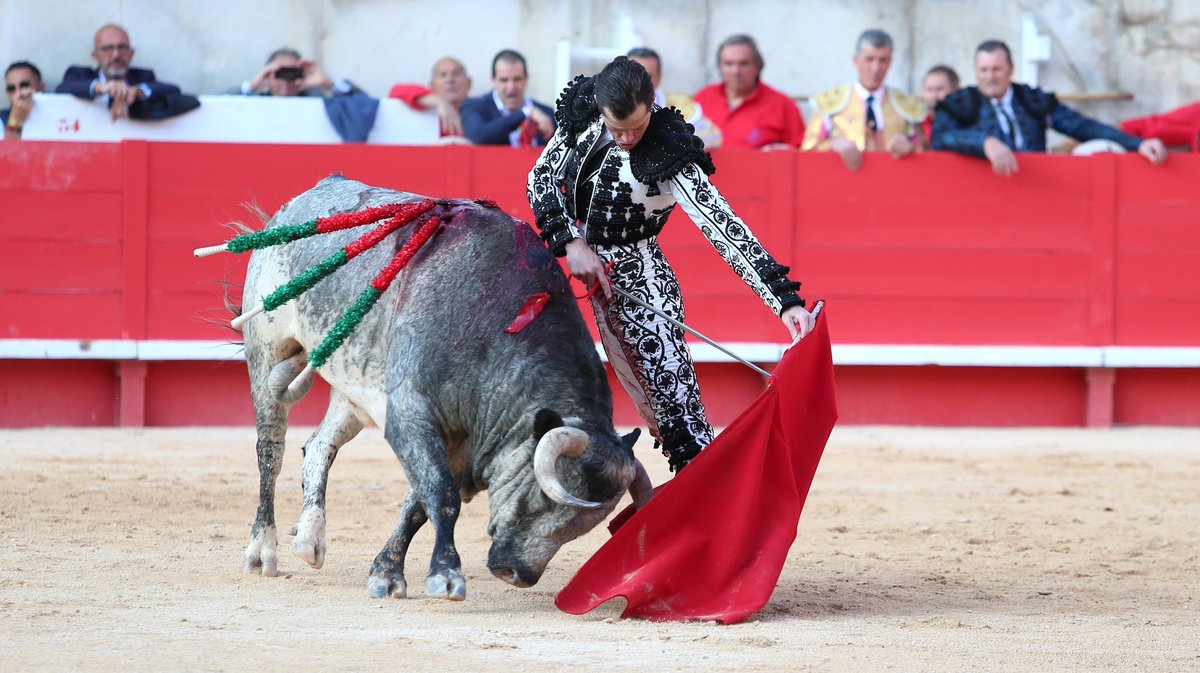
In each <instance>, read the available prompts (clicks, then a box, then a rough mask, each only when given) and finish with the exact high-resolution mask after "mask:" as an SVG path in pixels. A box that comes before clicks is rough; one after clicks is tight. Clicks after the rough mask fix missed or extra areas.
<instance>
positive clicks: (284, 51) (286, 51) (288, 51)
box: [267, 47, 304, 63]
mask: <svg viewBox="0 0 1200 673" xmlns="http://www.w3.org/2000/svg"><path fill="white" fill-rule="evenodd" d="M280 56H291V57H292V58H294V59H296V60H297V61H300V60H303V58H304V57H303V56H301V55H300V52H298V51H296V50H295V49H292V48H291V47H280V48H278V49H276V50H275V51H273V52H271V55H270V56H268V57H267V63H270V62H271V61H274V60H275V59H277V58H279V57H280Z"/></svg>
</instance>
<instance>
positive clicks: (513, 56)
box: [492, 49, 529, 79]
mask: <svg viewBox="0 0 1200 673" xmlns="http://www.w3.org/2000/svg"><path fill="white" fill-rule="evenodd" d="M500 61H504V62H505V63H520V64H521V69H522V70H524V71H525V76H526V77H528V76H529V66H528V65H526V64H525V57H524V56H522V55H521V52H519V51H516V50H514V49H501V50H500V53H498V54H496V56H495V58H493V59H492V78H493V79H494V78H495V77H496V64H497V63H499V62H500Z"/></svg>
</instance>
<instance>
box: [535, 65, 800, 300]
mask: <svg viewBox="0 0 1200 673" xmlns="http://www.w3.org/2000/svg"><path fill="white" fill-rule="evenodd" d="M554 116H555V118H556V119H557V120H558V130H557V131H556V132H555V134H554V137H553V138H551V140H550V142H549V143H548V144H547V145H546V149H545V150H544V151H543V152H542V155H541V157H539V158H538V161H537V163H536V164H534V167H533V170H532V171H531V172H530V173H529V183H528V191H527V195H528V197H529V203H530V205H531V206H532V207H533V213H534V216H535V217H536V220H537V226H538V229H539V230H541V233H542V239H543V240H544V241H546V244H547V245H548V246H549V247H550V250H551V251H553V252H554V254H555V255H557V256H560V257H561V256H563V255H564V254H566V245H567V243H569V242H571V241H572V240H573V239H576V238H585V236H586V240H587V242H588V243H589V244H590V245H593V246H597V245H599V246H616V245H622V244H631V243H636V242H638V241H642V240H645V239H648V238H651V237H653V236H656V235H658V233H659V232H660V231H662V228H663V226H664V225H665V224H666V222H667V217H668V216H670V214H671V211H673V210H674V209H675V204H676V203H679V204H680V205H682V206H683V209H684V212H686V213H687V214H688V216H689V217H690V218H691V219H692V221H693V222H695V223H696V226H698V227H699V228H700V231H701V232H703V234H704V235H705V237H706V238H708V240H709V242H711V243H712V244H713V247H715V248H716V249H717V252H718V253H719V254H720V255H721V257H722V258H724V259H725V261H726V262H727V263H728V264H729V266H730V267H732V268H733V270H734V271H735V272H736V273H737V274H738V275H739V276H740V277H741V278H742V280H743V281H745V282H746V284H747V285H749V286H750V288H751V289H753V290H754V292H755V293H756V294H758V296H759V297H761V298H762V300H763V301H764V302H765V303H766V304H767V306H768V307H770V308H771V310H773V311H775V313H776V314H779V313H782V312H783V311H784V310H785V309H787V308H790V307H792V306H804V300H803V299H801V298H800V297H798V296H797V295H796V290H798V289H799V288H800V284H799V283H796V282H793V281H792V280H790V279H789V278H788V276H787V273H788V270H789V269H788V267H786V266H783V265H781V264H779V263H778V262H776V261H775V258H773V257H772V256H771V255H770V253H768V252H767V251H766V250H765V249H764V248H763V246H762V244H760V243H759V242H758V239H757V238H755V236H754V234H753V233H751V231H750V229H749V228H748V227H747V226H746V224H745V223H744V222H742V220H741V218H739V217H738V216H737V215H736V214H734V212H733V210H732V209H730V207H729V204H728V203H727V202H726V201H725V198H724V197H723V196H721V194H720V192H718V191H717V190H716V188H715V187H713V185H712V183H711V182H709V180H708V176H709V175H711V174H712V173H713V172H714V171H715V170H716V169H715V168H714V167H713V163H712V157H711V156H710V155H709V154H708V152H705V151H704V143H703V141H701V140H700V139H699V138H697V137H696V136H695V134H694V132H693V128H692V125H691V124H688V123H687V122H686V121H684V119H683V116H682V115H681V114H680V113H679V111H678V110H675V109H674V108H657V109H655V110H654V111H653V112H652V113H651V115H650V126H649V128H648V129H647V130H646V133H645V135H644V136H643V137H642V140H641V142H639V143H638V144H637V146H636V147H635V148H633V150H631V151H625V150H623V149H621V148H620V147H618V146H616V145H613V146H611V147H610V148H607V149H604V148H600V147H599V146H600V144H601V140H602V139H603V137H604V135H605V129H604V119H603V117H602V116H601V113H600V109H599V107H597V105H596V101H595V98H594V97H593V96H592V80H591V79H590V78H586V77H582V76H580V77H577V78H575V81H574V82H572V83H571V84H570V86H568V87H567V88H566V89H565V90H564V91H563V94H562V96H561V97H559V100H558V109H557V110H556V111H555V114H554ZM597 151H601V152H606V154H605V156H604V157H603V159H602V160H601V161H600V163H599V170H598V171H597V172H595V173H593V174H591V175H586V176H585V175H581V173H583V172H584V171H583V170H582V169H583V167H584V164H585V162H587V159H588V157H589V156H590V155H591V154H592V153H593V152H597ZM588 163H591V162H588ZM585 181H591V184H590V187H591V188H590V190H589V189H588V187H589V185H585V184H584V182H585ZM581 190H583V194H584V195H585V198H586V194H587V193H588V192H589V191H590V192H591V197H590V199H588V203H587V205H583V204H578V205H577V203H576V199H577V198H578V197H579V196H580V192H581ZM580 206H582V207H580ZM581 211H582V212H581ZM580 221H582V223H583V225H584V226H583V227H580V226H579V222H580ZM585 232H586V234H585Z"/></svg>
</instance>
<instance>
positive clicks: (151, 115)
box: [55, 23, 199, 121]
mask: <svg viewBox="0 0 1200 673" xmlns="http://www.w3.org/2000/svg"><path fill="white" fill-rule="evenodd" d="M92 58H94V59H96V65H97V67H95V68H88V67H86V66H78V65H73V66H71V67H69V68H67V72H66V73H64V74H63V81H62V84H59V85H58V88H57V89H55V91H57V92H58V93H69V94H71V95H72V96H75V97H77V98H86V99H88V100H95V99H97V98H102V99H107V101H108V109H109V112H110V113H111V114H112V118H113V120H114V121H116V120H117V119H124V118H133V119H162V118H164V117H169V116H172V115H175V114H179V113H180V112H185V111H186V110H190V109H192V108H194V107H195V106H196V105H199V103H198V102H196V99H195V98H192V97H190V96H182V98H184V99H189V100H181V99H180V97H181V93H180V91H179V87H177V86H175V85H174V84H166V83H164V82H159V81H158V80H157V79H156V78H155V77H154V71H153V70H148V69H145V68H133V67H130V65H129V64H130V63H131V62H132V61H133V47H132V46H131V45H130V43H129V33H126V32H125V29H124V28H122V27H120V26H118V25H116V24H114V23H110V24H106V25H104V26H101V27H100V30H97V31H96V37H95V39H94V48H93V49H92Z"/></svg>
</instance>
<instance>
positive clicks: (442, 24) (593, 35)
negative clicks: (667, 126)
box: [0, 0, 1200, 121]
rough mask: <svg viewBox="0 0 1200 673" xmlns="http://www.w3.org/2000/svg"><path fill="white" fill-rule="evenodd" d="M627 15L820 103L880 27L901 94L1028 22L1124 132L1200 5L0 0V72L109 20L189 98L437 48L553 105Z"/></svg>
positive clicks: (415, 67)
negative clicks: (527, 83) (729, 47)
mask: <svg viewBox="0 0 1200 673" xmlns="http://www.w3.org/2000/svg"><path fill="white" fill-rule="evenodd" d="M622 11H625V12H627V13H628V15H629V16H630V17H631V18H632V21H633V25H634V27H635V28H636V30H637V32H638V33H639V34H640V35H641V37H642V38H644V40H645V42H646V43H647V44H649V45H650V46H653V47H655V48H656V49H658V50H659V51H660V52H661V53H662V55H663V57H664V60H665V62H666V64H665V65H666V69H665V73H664V78H665V82H666V86H667V88H668V89H672V90H679V91H694V90H695V89H698V88H699V87H701V86H703V85H704V84H706V83H708V82H711V81H714V80H715V79H716V70H715V67H714V62H713V61H714V53H713V52H714V49H715V46H716V45H717V44H718V43H719V42H720V41H721V40H722V39H723V38H725V37H726V36H728V35H730V34H733V33H737V32H747V33H750V34H753V35H754V36H755V37H756V38H757V39H758V40H759V42H760V46H761V48H762V50H763V52H764V54H765V56H766V60H767V67H766V70H765V72H764V79H765V80H766V81H767V82H768V83H770V84H772V85H773V86H776V87H777V88H780V89H783V90H784V91H787V92H789V93H791V94H793V95H805V94H811V93H814V92H817V91H820V90H822V89H824V88H826V87H828V86H831V85H833V84H835V83H838V82H841V81H844V80H847V79H849V78H850V77H851V74H852V71H851V66H850V61H849V59H850V54H851V50H852V48H853V43H854V38H855V37H856V36H857V35H858V33H859V32H861V30H863V29H864V28H867V27H873V26H878V27H882V28H884V29H886V30H888V31H889V32H891V33H892V35H893V37H894V38H895V40H896V43H897V52H896V58H895V63H894V65H893V67H892V72H891V74H890V77H889V80H890V82H891V83H892V84H893V85H895V86H899V87H901V88H906V89H910V90H911V89H913V88H915V87H916V86H917V85H918V84H919V79H920V76H921V74H922V73H923V72H924V71H925V69H927V68H928V67H929V66H931V65H933V64H935V63H940V62H944V63H948V64H950V65H951V66H953V67H955V68H956V69H958V70H959V72H960V74H962V75H964V79H965V80H966V81H968V82H970V81H972V80H973V75H972V70H973V68H972V65H971V64H972V50H973V49H974V46H975V45H976V44H978V42H980V41H981V40H983V39H985V38H988V37H997V38H1000V39H1003V40H1006V41H1008V42H1009V44H1010V45H1011V46H1012V47H1013V48H1014V51H1015V52H1016V53H1015V56H1016V57H1017V58H1018V60H1019V59H1020V56H1021V53H1020V39H1019V38H1020V23H1021V17H1022V14H1023V13H1025V12H1030V13H1032V15H1033V16H1034V17H1035V20H1036V21H1037V24H1038V26H1039V29H1040V30H1041V32H1042V33H1043V34H1045V35H1047V36H1048V37H1049V38H1050V39H1051V42H1052V50H1053V55H1052V59H1051V62H1050V63H1048V64H1046V65H1043V66H1041V67H1040V70H1039V73H1038V74H1039V78H1040V81H1041V83H1042V85H1043V86H1045V87H1047V88H1050V89H1054V90H1056V91H1058V92H1060V93H1104V92H1114V91H1128V92H1132V93H1133V94H1134V96H1135V99H1134V100H1133V101H1130V102H1120V103H1094V104H1088V105H1082V106H1080V107H1081V109H1082V110H1083V111H1084V112H1086V113H1089V114H1092V115H1094V116H1097V117H1099V118H1101V119H1104V120H1107V121H1114V120H1117V119H1120V118H1124V117H1129V116H1135V115H1139V114H1145V113H1149V112H1154V111H1159V110H1163V109H1167V108H1171V107H1174V106H1176V105H1179V104H1182V103H1186V102H1191V101H1194V100H1197V99H1200V0H1037V1H1030V0H994V1H991V0H989V1H983V0H800V1H796V2H785V1H783V0H698V1H687V0H658V1H656V2H653V3H647V2H631V1H629V0H592V1H590V2H588V1H585V0H445V1H443V2H429V1H418V0H259V1H256V2H248V1H238V0H204V1H201V0H86V1H85V0H59V1H58V2H44V0H0V25H2V26H3V29H2V31H0V61H2V62H3V63H4V64H7V63H9V62H11V61H13V60H17V59H29V60H32V61H34V62H35V63H37V64H38V65H39V66H40V67H41V68H42V70H43V72H44V73H45V75H46V79H47V80H48V84H49V85H50V86H51V87H53V86H54V85H56V84H57V83H58V80H59V78H60V77H61V73H62V72H63V70H65V69H66V67H67V66H68V65H70V64H73V63H80V64H82V63H88V62H89V61H90V55H89V54H90V52H91V40H92V35H93V33H94V31H95V29H96V28H97V27H98V26H100V25H101V24H102V23H104V22H106V21H116V22H119V23H122V24H123V25H125V26H126V27H127V28H128V30H129V32H130V34H131V37H132V40H133V44H134V47H135V48H136V49H137V53H136V56H135V59H134V62H135V64H141V65H144V66H146V65H148V66H152V67H154V68H155V70H156V71H157V72H158V74H159V77H160V78H162V79H164V80H167V81H172V82H176V83H178V84H180V85H181V86H182V87H183V88H184V89H185V90H186V91H189V92H194V93H216V92H220V91H223V90H226V89H228V88H229V87H232V86H235V85H236V84H238V83H239V82H241V81H242V80H243V79H246V78H248V77H249V76H250V75H251V74H253V73H254V72H255V71H256V70H257V68H259V67H260V66H261V65H262V63H263V61H264V60H265V59H266V56H267V54H268V53H269V52H270V51H272V50H273V49H275V48H276V47H279V46H282V45H290V46H294V47H296V48H297V49H299V50H300V51H301V52H303V53H304V54H305V55H310V56H312V57H314V58H316V59H317V60H318V61H320V62H321V63H322V64H323V65H324V66H325V69H326V70H327V71H328V72H329V73H330V74H332V75H340V76H346V77H349V78H350V79H352V80H354V81H355V82H357V83H358V84H359V85H361V86H362V87H364V88H365V89H366V90H367V91H368V92H369V93H371V94H373V95H377V96H382V95H386V93H387V89H388V87H389V86H390V85H391V84H393V83H395V82H401V81H405V82H409V81H416V82H424V81H427V79H428V72H429V68H430V66H431V65H432V63H433V61H434V60H436V59H437V58H438V57H439V56H441V55H443V54H453V55H456V56H458V57H459V58H460V59H461V60H463V61H464V62H465V63H466V65H467V69H468V71H469V72H470V73H471V75H472V77H473V79H474V92H475V93H483V92H485V91H487V89H488V77H489V72H488V70H489V66H490V62H491V57H492V55H493V54H494V53H495V52H496V51H497V50H499V49H502V48H505V47H514V48H517V49H519V50H521V51H522V52H524V53H525V55H526V56H527V58H528V59H529V61H530V66H531V68H530V70H531V73H530V74H531V77H532V89H531V92H532V93H533V95H534V96H535V97H537V98H539V99H542V100H546V101H552V100H553V99H554V98H555V97H556V96H557V93H558V91H559V89H560V87H561V83H559V82H556V81H555V77H554V56H555V46H556V44H557V41H558V40H559V39H560V38H563V37H566V38H569V39H571V40H572V41H574V42H576V43H579V44H588V45H607V44H612V43H613V42H614V40H615V39H616V37H615V36H616V34H617V31H618V24H619V21H618V17H619V16H620V14H621V12H622ZM598 65H600V64H597V63H589V62H583V61H581V62H577V63H576V64H575V68H574V69H575V70H578V71H585V72H587V71H594V70H595V69H596V68H597V67H598ZM1017 75H1018V78H1022V77H1025V78H1027V77H1028V73H1022V72H1020V71H1019V70H1018V73H1017Z"/></svg>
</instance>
